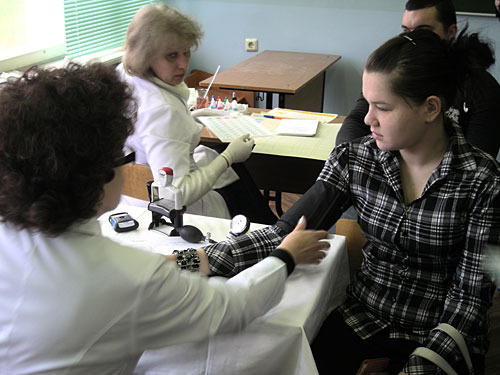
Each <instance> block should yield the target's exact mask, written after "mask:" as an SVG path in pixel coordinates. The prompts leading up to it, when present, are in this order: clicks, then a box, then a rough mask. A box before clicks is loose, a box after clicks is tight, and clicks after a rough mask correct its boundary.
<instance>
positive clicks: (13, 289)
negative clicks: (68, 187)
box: [0, 219, 287, 375]
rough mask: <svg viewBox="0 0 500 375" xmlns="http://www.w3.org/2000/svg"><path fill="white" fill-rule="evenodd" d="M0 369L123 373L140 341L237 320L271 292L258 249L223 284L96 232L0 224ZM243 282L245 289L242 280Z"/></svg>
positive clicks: (256, 310) (280, 267) (154, 343)
mask: <svg viewBox="0 0 500 375" xmlns="http://www.w3.org/2000/svg"><path fill="white" fill-rule="evenodd" d="M0 275H1V278H0V374H16V375H21V374H28V373H37V374H49V373H50V374H51V375H56V374H68V373H71V374H82V375H83V374H85V375H87V374H131V373H132V372H133V369H134V368H135V366H136V364H137V362H138V360H139V358H140V356H141V354H142V353H143V351H144V350H146V349H148V348H159V347H165V346H169V345H174V344H179V343H184V342H194V341H198V340H203V339H205V338H207V337H209V336H210V335H214V334H216V333H218V332H228V331H233V330H238V329H241V328H242V327H243V326H244V325H245V324H247V323H248V322H250V321H252V320H253V319H254V318H256V317H257V316H259V315H260V314H263V313H265V312H266V311H267V310H268V309H270V308H271V307H272V306H273V305H275V304H276V303H277V302H278V301H279V300H280V298H281V296H282V294H283V290H284V283H285V280H286V275H287V271H286V266H285V263H284V262H283V261H281V260H280V259H278V258H275V257H268V258H266V259H264V260H263V261H262V262H259V263H258V264H256V265H255V266H254V267H251V268H249V269H247V270H245V271H243V272H242V273H240V274H239V275H237V276H235V277H233V278H232V279H229V280H228V281H227V282H226V283H221V282H220V281H217V282H211V279H208V278H205V277H200V276H199V275H197V274H191V273H188V272H179V271H178V270H177V269H176V267H175V264H174V263H172V262H170V263H166V262H165V258H164V257H163V256H162V255H158V254H153V253H148V252H145V251H142V250H138V249H134V248H130V247H125V246H122V245H120V244H118V243H116V242H113V241H112V240H110V239H108V238H105V237H103V236H102V235H101V232H100V226H99V223H98V222H97V220H95V219H93V220H90V221H89V222H86V223H84V224H82V225H78V226H74V227H73V228H72V229H71V230H69V231H68V232H66V233H65V234H62V235H60V236H58V237H47V236H44V235H42V234H37V233H33V232H32V231H29V230H19V229H17V228H12V227H10V226H9V225H7V224H1V225H0ZM250 286H251V288H250Z"/></svg>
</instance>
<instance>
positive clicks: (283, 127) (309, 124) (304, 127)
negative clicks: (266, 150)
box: [276, 119, 318, 137]
mask: <svg viewBox="0 0 500 375" xmlns="http://www.w3.org/2000/svg"><path fill="white" fill-rule="evenodd" d="M317 129H318V120H298V119H284V120H281V121H280V124H279V125H278V127H277V128H276V134H278V135H296V136H301V137H312V136H314V135H315V134H316V130H317Z"/></svg>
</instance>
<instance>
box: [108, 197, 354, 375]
mask: <svg viewBox="0 0 500 375" xmlns="http://www.w3.org/2000/svg"><path fill="white" fill-rule="evenodd" d="M120 210H121V211H128V212H129V213H130V214H131V215H132V216H133V217H134V218H136V219H137V220H138V221H139V223H140V226H139V229H138V230H137V231H133V232H128V233H119V234H118V233H115V232H113V230H112V229H111V227H110V225H109V223H107V216H108V215H107V214H106V215H103V217H102V218H101V223H102V228H103V233H104V235H107V236H110V237H112V238H114V239H115V240H117V241H118V242H121V243H126V244H128V245H136V246H138V247H141V248H143V249H145V250H149V251H160V252H162V253H169V252H170V251H171V250H172V249H175V248H177V249H179V248H181V247H193V246H198V247H199V244H196V245H193V244H188V243H186V242H184V241H182V240H179V239H172V238H169V237H167V236H165V235H163V234H158V233H155V232H151V231H148V230H147V227H148V225H149V222H150V221H151V213H150V212H149V211H147V210H145V209H142V208H137V207H123V206H122V207H118V209H117V210H115V212H119V211H120ZM184 223H185V224H192V225H196V226H197V227H198V228H200V229H201V230H202V232H203V233H206V232H207V231H210V232H211V233H212V238H214V239H216V240H223V239H224V238H225V236H226V234H227V233H228V231H229V221H228V220H224V219H215V218H209V217H204V216H197V215H188V214H186V215H185V216H184ZM258 227H261V225H255V224H253V225H252V226H251V230H253V229H255V228H258ZM221 279H222V280H223V278H221ZM348 280H349V267H348V261H347V252H346V244H345V237H343V236H338V235H335V236H332V239H331V247H330V250H329V251H328V254H327V256H326V257H325V259H324V260H323V261H322V263H321V264H320V265H318V266H298V267H296V269H295V271H294V272H293V274H292V275H290V277H289V278H288V280H287V283H286V288H285V294H284V296H283V299H282V300H281V302H280V303H279V304H278V305H277V306H275V307H274V308H273V309H272V310H270V311H269V312H268V313H267V314H265V315H264V316H262V317H260V318H257V319H256V320H255V321H253V322H252V323H251V324H250V325H249V326H247V327H246V328H245V329H244V330H243V331H241V332H239V333H234V334H222V335H217V336H215V337H212V338H211V339H209V340H206V341H204V342H200V343H194V344H183V345H179V346H174V347H167V348H164V349H158V350H151V351H146V352H145V353H144V355H143V356H142V358H141V360H140V362H139V365H138V367H137V369H136V372H135V374H150V375H152V374H155V375H158V374H182V375H188V374H193V375H194V374H196V375H198V374H213V375H225V374H227V375H235V374H238V375H244V374H248V375H265V374H269V375H277V374H286V375H292V374H308V375H309V374H317V369H316V366H315V363H314V359H313V356H312V353H311V349H310V347H309V342H310V341H311V340H312V339H313V338H314V336H315V335H316V333H317V331H318V329H319V328H320V326H321V323H322V321H323V320H324V318H325V317H326V315H327V314H328V312H329V311H331V309H333V308H334V307H336V306H338V305H339V304H340V303H341V302H342V301H343V299H344V296H345V289H346V286H347V283H348Z"/></svg>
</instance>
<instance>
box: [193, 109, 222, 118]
mask: <svg viewBox="0 0 500 375" xmlns="http://www.w3.org/2000/svg"><path fill="white" fill-rule="evenodd" d="M220 115H221V114H220V113H219V112H217V111H214V110H213V109H209V108H201V109H195V110H194V111H191V117H192V118H194V119H195V120H196V121H198V117H200V116H220Z"/></svg>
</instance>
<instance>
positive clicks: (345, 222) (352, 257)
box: [335, 219, 366, 275]
mask: <svg viewBox="0 0 500 375" xmlns="http://www.w3.org/2000/svg"><path fill="white" fill-rule="evenodd" d="M335 233H336V234H340V235H342V236H345V237H346V244H347V254H348V257H349V272H350V274H351V275H352V274H353V273H354V272H355V271H356V270H357V269H359V267H360V266H361V261H362V259H363V254H362V253H361V248H362V247H363V245H364V244H365V242H366V238H365V237H364V236H363V233H362V232H361V228H360V227H359V224H358V222H357V221H356V220H350V219H339V220H338V221H337V224H336V225H335Z"/></svg>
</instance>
